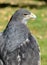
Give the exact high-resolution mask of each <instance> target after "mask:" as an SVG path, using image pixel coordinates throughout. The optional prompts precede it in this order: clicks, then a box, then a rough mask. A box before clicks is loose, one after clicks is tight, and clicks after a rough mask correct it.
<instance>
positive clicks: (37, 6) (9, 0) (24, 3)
mask: <svg viewBox="0 0 47 65" xmlns="http://www.w3.org/2000/svg"><path fill="white" fill-rule="evenodd" d="M19 8H26V9H28V10H30V11H31V12H33V13H34V14H36V16H37V19H36V20H29V22H28V24H27V26H28V27H29V29H30V31H31V32H32V33H33V34H34V36H35V37H36V38H37V40H38V43H39V46H40V50H41V65H47V0H0V32H1V31H3V30H4V29H5V27H6V26H7V23H8V22H9V20H10V18H11V16H12V14H13V13H14V12H15V11H16V10H17V9H19Z"/></svg>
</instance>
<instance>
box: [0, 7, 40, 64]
mask: <svg viewBox="0 0 47 65" xmlns="http://www.w3.org/2000/svg"><path fill="white" fill-rule="evenodd" d="M30 18H34V19H35V18H36V15H34V14H33V13H32V12H30V11H28V10H26V9H22V8H21V9H18V10H17V11H16V12H15V13H14V14H13V15H12V17H11V19H10V21H9V22H8V24H7V26H6V28H5V30H4V31H3V32H2V33H0V65H40V54H39V53H40V49H39V45H38V42H37V41H36V39H35V37H34V36H33V35H32V33H31V32H30V31H29V29H28V27H27V26H26V24H27V21H28V20H29V19H30Z"/></svg>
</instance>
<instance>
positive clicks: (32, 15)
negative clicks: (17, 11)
mask: <svg viewBox="0 0 47 65" xmlns="http://www.w3.org/2000/svg"><path fill="white" fill-rule="evenodd" d="M29 16H30V18H33V19H36V18H37V17H36V15H35V14H33V13H31V14H30V15H29Z"/></svg>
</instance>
